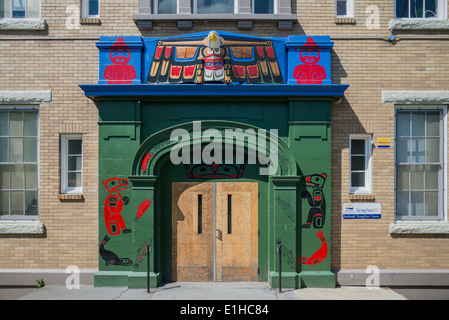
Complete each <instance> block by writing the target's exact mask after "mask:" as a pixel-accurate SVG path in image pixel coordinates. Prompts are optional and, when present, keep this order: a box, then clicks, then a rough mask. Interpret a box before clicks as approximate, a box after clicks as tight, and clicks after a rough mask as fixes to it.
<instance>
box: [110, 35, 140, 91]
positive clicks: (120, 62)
mask: <svg viewBox="0 0 449 320" xmlns="http://www.w3.org/2000/svg"><path fill="white" fill-rule="evenodd" d="M110 49H111V51H110V53H109V57H110V59H111V62H112V63H113V64H111V65H109V66H107V67H106V68H105V69H104V73H103V77H104V78H105V79H108V82H107V84H131V83H132V80H133V79H135V78H136V70H135V69H134V67H133V66H131V65H127V63H128V62H129V61H130V60H131V52H130V51H129V47H128V46H127V45H126V44H125V41H124V39H123V38H117V41H116V42H115V43H114V44H113V45H112V47H111V48H110Z"/></svg>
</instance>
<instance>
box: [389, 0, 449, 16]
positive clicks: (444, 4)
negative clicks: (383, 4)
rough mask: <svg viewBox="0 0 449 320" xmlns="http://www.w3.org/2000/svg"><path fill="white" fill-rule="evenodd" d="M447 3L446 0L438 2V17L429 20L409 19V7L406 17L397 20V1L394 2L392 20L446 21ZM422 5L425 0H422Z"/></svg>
mask: <svg viewBox="0 0 449 320" xmlns="http://www.w3.org/2000/svg"><path fill="white" fill-rule="evenodd" d="M407 1H409V3H410V1H411V0H407ZM447 2H448V1H447V0H438V9H439V10H438V17H436V18H431V17H429V18H426V17H422V18H413V17H410V10H411V6H410V5H409V14H408V17H402V18H399V17H397V16H396V12H397V10H396V9H397V0H394V19H395V20H412V21H413V20H421V21H429V20H430V21H433V20H446V19H447ZM423 3H424V5H425V0H423ZM424 13H425V12H424Z"/></svg>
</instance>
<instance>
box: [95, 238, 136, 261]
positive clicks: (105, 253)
mask: <svg viewBox="0 0 449 320" xmlns="http://www.w3.org/2000/svg"><path fill="white" fill-rule="evenodd" d="M109 240H111V238H110V237H109V236H108V235H105V236H104V238H103V240H102V241H101V244H100V256H101V257H102V258H103V260H104V261H105V263H106V266H109V265H114V266H129V265H132V264H133V262H132V261H131V260H129V258H119V257H118V256H117V255H116V254H115V253H113V252H111V251H109V250H106V249H105V248H104V246H105V245H106V243H108V242H109Z"/></svg>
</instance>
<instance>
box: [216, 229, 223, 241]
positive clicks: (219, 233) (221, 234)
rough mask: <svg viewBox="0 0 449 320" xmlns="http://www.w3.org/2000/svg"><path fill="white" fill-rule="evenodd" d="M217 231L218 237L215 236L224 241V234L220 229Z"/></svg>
mask: <svg viewBox="0 0 449 320" xmlns="http://www.w3.org/2000/svg"><path fill="white" fill-rule="evenodd" d="M216 231H217V232H218V235H215V236H216V237H217V239H219V240H222V239H221V237H222V236H223V232H221V230H220V229H216Z"/></svg>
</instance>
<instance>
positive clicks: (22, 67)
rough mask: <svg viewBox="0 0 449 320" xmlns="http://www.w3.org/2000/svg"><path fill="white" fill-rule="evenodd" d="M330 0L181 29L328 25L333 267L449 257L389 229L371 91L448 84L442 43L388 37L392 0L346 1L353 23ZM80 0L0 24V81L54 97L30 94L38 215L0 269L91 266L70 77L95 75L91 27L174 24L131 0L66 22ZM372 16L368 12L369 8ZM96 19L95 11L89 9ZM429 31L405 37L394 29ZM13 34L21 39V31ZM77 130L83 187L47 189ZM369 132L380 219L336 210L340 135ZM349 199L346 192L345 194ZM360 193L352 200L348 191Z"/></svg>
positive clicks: (377, 108) (93, 118)
mask: <svg viewBox="0 0 449 320" xmlns="http://www.w3.org/2000/svg"><path fill="white" fill-rule="evenodd" d="M334 3H335V2H334V0H319V1H316V0H304V1H292V11H293V13H296V14H297V15H298V21H299V24H295V26H294V28H293V30H283V31H280V30H278V29H277V28H276V24H275V23H261V22H257V23H254V28H253V29H252V30H244V31H240V30H238V28H237V24H236V23H234V22H226V23H225V22H194V28H193V30H191V32H201V31H208V30H211V29H215V30H221V31H228V32H237V33H245V34H250V35H256V36H266V37H281V36H287V35H302V34H308V35H330V36H331V37H332V39H333V40H334V42H335V46H334V51H333V55H332V72H333V76H332V81H333V83H344V84H350V85H351V87H350V88H349V89H348V91H347V93H346V96H345V97H344V98H343V99H341V100H340V101H337V102H335V103H334V104H333V109H332V112H333V118H332V121H333V126H332V140H333V141H332V152H333V155H332V156H333V161H332V199H331V208H330V209H331V214H332V241H331V243H332V247H331V255H332V269H364V268H366V267H367V266H368V265H371V264H373V265H377V266H378V267H379V268H390V269H427V268H429V269H449V254H448V250H447V247H448V246H449V238H448V237H446V236H414V237H411V236H407V237H405V236H392V235H390V234H389V224H390V223H393V222H394V106H393V105H384V104H382V102H381V93H382V90H447V88H448V87H449V60H448V59H447V52H449V44H448V42H447V41H438V40H435V39H432V38H434V37H438V36H439V35H441V36H444V34H442V33H441V34H440V33H438V32H436V34H424V35H423V34H419V33H416V32H415V33H404V32H403V33H400V34H398V36H399V37H400V38H401V37H402V38H404V39H403V40H401V41H397V42H392V43H390V42H388V41H386V39H387V38H388V36H389V35H390V31H389V28H388V23H389V20H390V19H391V18H393V10H394V9H393V3H394V2H393V1H391V0H388V1H387V0H382V1H381V0H375V1H357V3H356V6H355V10H354V11H355V18H354V21H355V23H352V22H351V23H348V24H345V23H338V24H337V23H335V19H334ZM79 5H80V1H79V0H65V1H61V0H58V1H56V0H46V1H42V10H41V12H42V18H43V19H45V20H46V23H47V25H48V28H47V30H46V31H39V32H23V31H22V32H18V31H4V30H3V31H0V38H1V41H0V69H1V71H2V72H1V82H0V90H52V92H53V102H52V103H51V104H43V105H41V106H40V217H39V221H40V222H41V223H43V224H45V227H46V234H45V235H44V236H43V237H36V236H33V237H24V236H2V237H0V252H1V255H2V257H3V259H1V261H0V268H2V269H63V268H66V267H67V266H68V265H77V266H78V267H79V268H81V269H94V268H97V267H98V234H97V233H98V194H97V193H98V181H97V175H98V147H97V145H98V130H97V120H98V114H97V109H96V107H95V105H94V104H93V103H92V102H91V101H90V100H89V99H87V98H86V97H85V96H84V94H83V92H82V90H81V89H80V88H79V87H78V84H88V83H96V82H97V80H98V50H97V48H96V47H95V42H96V40H95V39H96V38H98V37H99V36H100V35H142V36H144V37H160V36H174V35H179V34H180V33H189V32H186V31H180V30H178V29H177V27H176V23H175V22H159V23H154V24H153V25H154V28H153V30H146V31H140V30H139V29H138V28H137V27H136V25H135V23H134V21H133V20H132V16H133V15H134V14H135V13H137V12H138V0H121V1H119V0H105V1H102V5H101V9H100V10H101V11H100V21H99V23H83V24H80V26H79V28H75V29H68V28H67V25H66V21H67V19H68V18H69V16H70V12H69V13H67V11H66V9H67V7H68V6H79ZM371 5H375V6H377V8H379V13H380V15H379V29H368V28H367V27H366V24H365V22H366V20H367V19H369V17H370V13H372V11H369V12H368V13H367V11H366V10H367V8H368V7H369V6H371ZM370 21H371V20H370ZM94 22H97V21H94ZM419 36H420V37H421V38H423V39H424V38H428V40H425V39H424V40H417V39H415V40H406V39H405V37H409V38H410V37H419ZM20 39H22V40H20ZM63 133H82V134H83V142H84V150H83V151H84V160H83V161H84V165H83V170H84V183H83V198H82V199H64V198H63V197H58V194H59V189H60V135H61V134H63ZM351 133H372V134H373V139H372V141H373V142H374V143H375V142H376V141H377V138H390V139H391V141H392V147H391V148H390V149H377V148H376V147H375V146H374V148H373V158H372V159H373V165H372V168H373V198H374V199H368V200H363V201H375V202H380V203H382V219H380V220H343V219H342V204H343V203H345V202H351V199H350V196H349V135H350V134H351ZM352 201H356V200H354V199H352ZM358 201H361V200H358Z"/></svg>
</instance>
